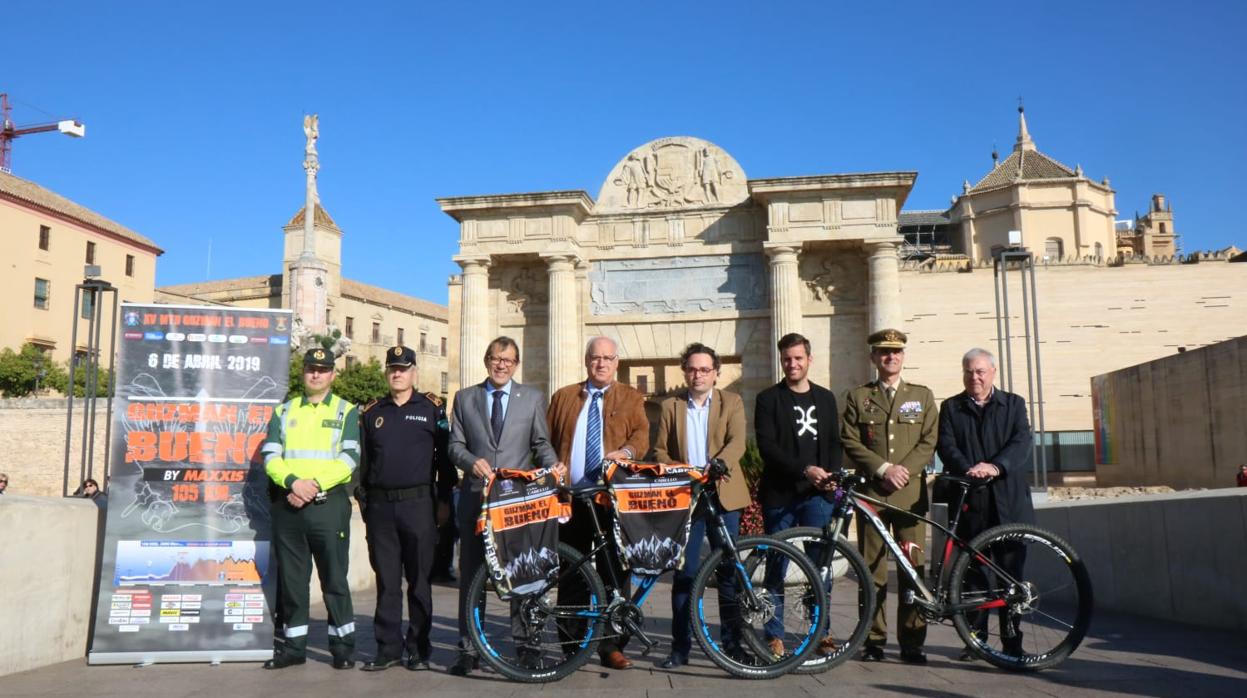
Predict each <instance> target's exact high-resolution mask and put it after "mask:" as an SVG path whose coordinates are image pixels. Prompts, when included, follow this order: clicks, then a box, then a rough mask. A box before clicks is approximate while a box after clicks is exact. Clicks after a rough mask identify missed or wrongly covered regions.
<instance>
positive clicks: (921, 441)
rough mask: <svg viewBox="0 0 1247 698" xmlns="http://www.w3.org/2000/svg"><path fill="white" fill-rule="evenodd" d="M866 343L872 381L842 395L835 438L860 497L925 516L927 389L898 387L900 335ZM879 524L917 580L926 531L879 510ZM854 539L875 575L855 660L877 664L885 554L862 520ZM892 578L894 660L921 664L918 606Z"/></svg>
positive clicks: (882, 639) (930, 411)
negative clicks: (869, 614)
mask: <svg viewBox="0 0 1247 698" xmlns="http://www.w3.org/2000/svg"><path fill="white" fill-rule="evenodd" d="M867 341H868V342H869V343H870V359H871V362H872V363H873V364H874V365H875V369H876V370H877V371H878V378H877V379H876V380H873V381H871V382H869V383H867V384H865V385H862V386H859V387H857V388H854V389H852V390H850V391H849V394H848V398H847V400H846V401H845V407H844V422H843V426H842V429H841V433H840V439H841V441H842V442H843V443H844V452H845V454H847V455H848V457H849V459H850V460H851V461H852V462H853V463H854V464H855V465H856V466H857V469H858V471H859V472H860V473H861V474H862V475H864V476H866V477H867V478H869V484H868V486H867V487H868V490H867V491H866V494H868V495H869V496H871V497H874V498H876V499H880V500H882V501H884V502H887V503H888V504H891V505H892V506H895V507H899V508H900V509H902V510H904V511H907V512H913V513H914V514H925V513H926V511H927V487H926V467H927V464H928V463H930V462H931V457H932V454H933V453H934V452H935V441H936V436H937V434H938V431H939V429H938V417H939V415H938V413H937V411H936V408H935V397H934V395H933V394H932V393H931V389H930V388H928V387H926V386H924V385H918V384H917V383H910V382H908V381H905V380H902V379H901V366H902V365H903V364H904V363H905V343H906V341H907V338H906V337H905V334H904V333H902V332H900V331H899V330H891V329H889V330H880V331H878V332H875V333H874V334H872V335H870V337H869V338H868V339H867ZM879 518H881V519H882V520H883V522H884V524H886V525H887V526H888V528H889V530H890V531H891V532H892V535H893V537H895V538H896V540H897V542H898V543H900V545H901V547H902V548H903V549H905V550H906V551H907V552H908V554H909V557H910V561H911V562H913V564H914V567H915V568H916V569H917V570H918V574H919V575H922V574H924V569H923V567H924V565H923V563H924V556H923V553H922V547H921V546H923V545H924V541H925V540H926V525H925V524H924V523H923V522H922V521H920V520H918V519H916V518H914V517H913V516H909V515H908V514H905V513H901V512H896V511H891V510H886V509H881V510H880V511H879ZM857 539H858V545H859V546H860V548H861V551H862V555H863V556H864V557H865V558H866V562H867V563H868V564H869V565H870V569H871V572H873V573H874V578H875V591H876V596H875V599H876V605H875V617H874V621H873V623H872V624H871V628H870V635H869V636H868V637H867V639H866V646H865V647H864V648H863V649H862V655H861V659H862V660H864V661H876V662H877V661H881V660H882V659H883V646H884V644H885V643H886V642H887V637H888V626H887V619H886V617H885V614H884V603H883V602H884V601H885V599H886V598H887V584H888V566H887V559H888V552H887V548H885V547H884V545H883V539H882V538H881V537H880V536H879V534H878V533H877V532H876V531H875V529H874V528H873V527H872V526H871V525H870V523H869V522H867V521H866V520H865V518H863V517H858V520H857ZM898 576H899V577H900V584H899V586H900V588H899V589H898V590H897V593H898V594H899V597H898V598H899V599H900V600H901V602H900V603H899V604H898V608H897V613H896V625H897V629H896V634H897V640H898V644H899V645H900V648H901V660H902V661H905V662H908V663H911V664H925V663H926V661H927V658H926V654H924V653H923V651H922V646H923V644H924V643H925V642H926V636H927V624H926V621H925V620H923V618H922V616H921V615H920V614H919V613H918V608H917V606H915V605H914V604H907V603H904V601H903V600H904V595H905V592H906V591H907V590H909V589H911V588H912V584H911V583H910V581H909V579H908V577H905V576H903V575H898Z"/></svg>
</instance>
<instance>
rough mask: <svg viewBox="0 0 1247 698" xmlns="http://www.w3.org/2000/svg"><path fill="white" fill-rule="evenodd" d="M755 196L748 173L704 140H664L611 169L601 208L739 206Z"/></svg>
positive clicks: (602, 196)
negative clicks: (747, 177)
mask: <svg viewBox="0 0 1247 698" xmlns="http://www.w3.org/2000/svg"><path fill="white" fill-rule="evenodd" d="M748 198H749V187H748V183H747V181H746V179H745V172H744V170H742V169H741V167H740V165H739V164H737V162H736V161H735V160H734V159H733V158H732V156H730V155H728V154H727V152H725V151H724V150H723V149H722V148H720V147H719V146H717V145H715V144H713V143H710V142H709V141H704V140H702V139H700V138H691V137H687V136H679V137H674V138H660V139H658V140H656V141H651V142H649V143H646V144H645V145H643V146H641V147H640V148H637V149H636V150H633V151H632V152H631V153H628V155H627V156H626V157H624V159H623V160H620V161H619V163H618V164H616V165H615V167H614V168H613V169H612V170H611V173H610V175H609V176H607V178H606V181H605V182H604V183H603V184H602V189H601V191H600V192H599V194H598V199H597V205H596V208H595V210H596V211H597V212H599V213H601V212H607V211H646V210H664V211H665V210H671V209H678V208H692V207H698V206H734V205H736V204H739V203H741V202H743V201H745V200H746V199H748Z"/></svg>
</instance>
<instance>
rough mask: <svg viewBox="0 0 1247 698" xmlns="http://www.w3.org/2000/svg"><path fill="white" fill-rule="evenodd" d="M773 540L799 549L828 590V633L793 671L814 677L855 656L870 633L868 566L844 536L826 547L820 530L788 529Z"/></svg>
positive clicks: (872, 603) (871, 600) (871, 607)
mask: <svg viewBox="0 0 1247 698" xmlns="http://www.w3.org/2000/svg"><path fill="white" fill-rule="evenodd" d="M775 537H776V538H778V539H780V540H782V541H785V542H788V543H791V544H793V545H795V546H797V547H798V548H800V549H801V550H802V552H804V553H805V554H806V556H807V557H809V558H810V560H811V561H812V562H813V563H814V565H815V567H817V568H818V571H819V574H820V576H821V577H822V579H823V584H824V586H825V587H826V589H827V606H826V608H827V614H826V615H827V632H826V634H825V635H824V636H823V637H822V639H821V640H819V642H818V646H817V647H816V648H815V649H814V652H813V653H811V654H810V656H809V658H807V659H806V660H805V661H804V662H802V663H801V666H799V667H797V668H796V669H794V671H795V672H796V673H798V674H817V673H821V672H824V671H827V670H828V669H831V668H833V667H836V666H839V665H841V664H843V663H844V662H845V661H847V660H848V659H849V658H850V657H853V656H856V655H857V652H858V651H859V650H860V649H861V648H862V645H864V644H866V637H867V635H869V634H870V619H871V618H872V617H874V613H875V595H874V593H872V589H873V588H874V583H873V581H872V577H871V574H870V567H868V566H867V565H866V560H865V559H864V558H862V554H861V553H859V552H858V551H857V548H855V547H853V545H851V544H850V543H849V541H848V540H846V539H845V538H844V537H843V536H836V539H835V541H834V542H831V543H830V544H829V541H828V540H827V538H825V537H824V531H823V529H821V528H815V527H813V526H801V527H797V528H790V529H788V530H786V531H781V532H779V533H776V534H775Z"/></svg>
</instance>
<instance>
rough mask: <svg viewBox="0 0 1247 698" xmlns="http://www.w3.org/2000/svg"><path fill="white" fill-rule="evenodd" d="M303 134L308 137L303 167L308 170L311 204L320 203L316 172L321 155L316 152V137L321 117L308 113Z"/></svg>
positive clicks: (304, 148)
mask: <svg viewBox="0 0 1247 698" xmlns="http://www.w3.org/2000/svg"><path fill="white" fill-rule="evenodd" d="M303 135H305V136H306V137H307V145H305V146H304V147H303V154H304V157H303V169H305V170H307V189H308V199H309V200H310V205H315V204H319V203H320V192H318V191H316V172H317V170H319V169H320V156H319V155H318V154H317V152H316V139H318V138H320V117H319V116H317V115H316V114H308V115H306V116H304V117H303Z"/></svg>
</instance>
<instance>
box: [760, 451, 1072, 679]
mask: <svg viewBox="0 0 1247 698" xmlns="http://www.w3.org/2000/svg"><path fill="white" fill-rule="evenodd" d="M941 478H942V479H943V480H945V481H946V482H949V483H953V484H954V485H955V486H956V487H957V489H959V493H958V494H957V495H955V496H954V499H955V501H956V504H955V506H953V505H952V504H950V506H949V511H950V512H952V514H953V515H952V520H951V521H950V522H949V524H948V526H944V525H941V524H939V523H937V522H935V521H932V520H931V519H929V518H926V517H923V516H918V515H916V514H911V513H909V512H904V510H902V509H898V508H897V507H894V506H891V505H889V504H887V503H886V502H882V501H879V500H877V499H873V498H871V497H869V496H867V495H864V494H862V493H860V492H858V491H856V488H858V487H862V486H863V485H865V484H866V479H865V478H864V477H862V476H860V475H857V474H851V473H849V472H848V471H845V470H841V471H840V472H838V473H836V474H835V475H833V477H832V482H833V485H834V486H833V488H832V489H831V490H829V491H828V492H826V493H824V496H826V497H827V498H828V500H829V501H831V503H832V515H831V518H830V520H829V521H828V523H827V525H826V526H825V527H824V528H822V529H819V528H814V527H802V528H792V529H789V530H787V531H783V532H782V533H779V534H776V537H777V538H780V539H781V540H786V541H788V542H790V543H793V544H797V545H802V546H803V547H804V548H805V549H806V551H807V553H808V554H809V555H810V557H811V559H813V560H814V562H815V564H816V565H818V567H819V569H820V572H821V574H822V575H823V577H824V580H825V583H826V585H827V587H828V592H829V593H828V596H829V601H828V616H829V626H828V633H829V637H830V640H829V641H828V642H826V643H824V645H825V649H827V651H826V652H824V653H816V654H815V656H813V657H811V658H810V659H809V660H807V661H806V662H805V663H803V664H802V666H801V667H800V668H799V669H798V670H797V671H798V672H802V673H809V672H818V671H826V670H827V669H830V668H832V667H834V666H836V665H838V664H840V663H842V662H843V661H845V660H846V659H847V658H848V657H850V656H852V655H854V654H856V653H857V652H858V651H859V650H860V649H861V647H862V646H863V645H864V644H865V642H866V637H867V635H868V633H869V629H870V623H871V618H872V617H873V614H874V593H873V590H874V583H873V581H872V577H871V574H870V570H869V568H868V567H867V566H866V564H865V561H864V560H863V559H862V557H861V555H860V554H859V553H858V551H857V550H856V549H855V548H854V547H853V546H852V545H850V544H849V542H848V540H847V539H846V538H845V535H844V534H845V532H846V531H848V526H849V522H850V520H851V519H852V518H853V514H854V513H855V512H856V513H857V514H859V515H860V516H862V517H864V519H865V521H866V522H867V523H868V524H869V525H870V526H871V527H872V528H873V529H874V530H875V531H877V532H878V534H879V536H880V537H881V538H882V539H883V543H884V545H885V547H886V548H887V550H888V551H889V552H890V553H891V556H892V557H893V558H895V559H896V560H897V562H898V566H899V569H900V571H899V573H900V574H904V575H906V576H907V577H909V579H910V580H911V581H912V582H913V586H914V588H915V589H916V590H917V591H916V593H915V592H908V593H907V597H908V598H906V599H904V600H905V601H906V602H909V601H912V602H913V603H914V604H916V605H917V607H918V610H919V613H921V614H922V616H923V617H924V618H926V619H927V621H928V622H942V621H945V620H951V621H952V624H953V627H955V628H956V630H957V634H958V635H959V636H960V637H961V640H962V642H964V643H965V644H966V647H967V649H969V651H970V652H971V654H972V655H973V656H976V657H978V658H979V659H983V660H985V661H987V662H990V663H991V664H993V665H995V666H997V667H1000V668H1002V669H1009V670H1014V671H1038V670H1041V669H1047V668H1050V667H1053V666H1056V665H1057V664H1059V663H1061V662H1062V661H1064V660H1065V659H1066V658H1067V657H1069V655H1070V654H1071V653H1072V652H1073V651H1074V650H1075V649H1076V648H1077V647H1078V645H1079V643H1081V642H1082V639H1083V637H1084V636H1085V635H1086V633H1087V628H1088V626H1089V625H1090V622H1091V614H1092V609H1093V607H1094V599H1093V597H1092V589H1091V578H1090V576H1089V575H1088V573H1087V568H1086V565H1085V564H1084V563H1083V561H1082V559H1081V558H1079V556H1078V553H1077V552H1076V551H1075V550H1074V548H1073V547H1072V546H1070V544H1069V543H1067V542H1065V541H1064V540H1062V539H1061V538H1060V537H1058V536H1057V535H1056V534H1054V533H1051V532H1049V531H1046V530H1044V529H1042V528H1039V527H1038V526H1033V525H1030V524H1002V525H999V526H994V527H992V528H989V529H987V530H986V531H983V532H982V533H980V534H979V535H977V536H975V537H974V538H973V539H972V540H970V541H968V542H967V541H966V540H964V539H962V538H961V537H959V536H957V534H956V533H955V531H956V529H957V522H958V521H959V520H960V518H961V514H962V513H963V512H964V510H965V503H966V500H967V497H968V495H969V493H970V492H971V491H972V490H974V489H977V488H981V487H985V486H987V485H988V484H989V483H990V482H991V478H988V479H984V480H976V479H971V478H965V477H957V476H952V475H942V476H941ZM879 508H882V509H891V510H892V511H901V512H904V513H905V514H907V515H909V516H913V517H914V518H917V519H921V520H922V521H925V522H926V523H928V524H930V525H932V526H934V527H935V528H937V529H939V530H941V531H943V533H944V535H945V536H946V537H947V538H946V542H945V544H944V550H943V554H942V557H940V558H939V559H938V560H935V561H934V564H933V565H932V566H931V569H930V574H929V577H930V580H929V582H930V585H931V586H928V582H927V580H923V579H921V578H920V575H919V574H918V572H917V570H916V569H915V564H914V562H913V561H912V560H911V559H910V556H909V555H908V554H906V551H905V550H903V549H902V546H901V545H900V544H898V543H897V541H896V540H895V539H893V538H892V536H891V535H890V534H889V533H888V530H887V527H886V526H885V525H884V524H883V521H881V520H880V518H879V516H878V514H877V513H876V512H877V511H878V509H879ZM933 589H934V590H933ZM993 611H994V612H995V613H993ZM991 615H996V616H997V617H998V618H997V622H996V623H995V624H991V623H989V622H988V621H989V619H990V616H991ZM993 625H994V627H992V626H993Z"/></svg>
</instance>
